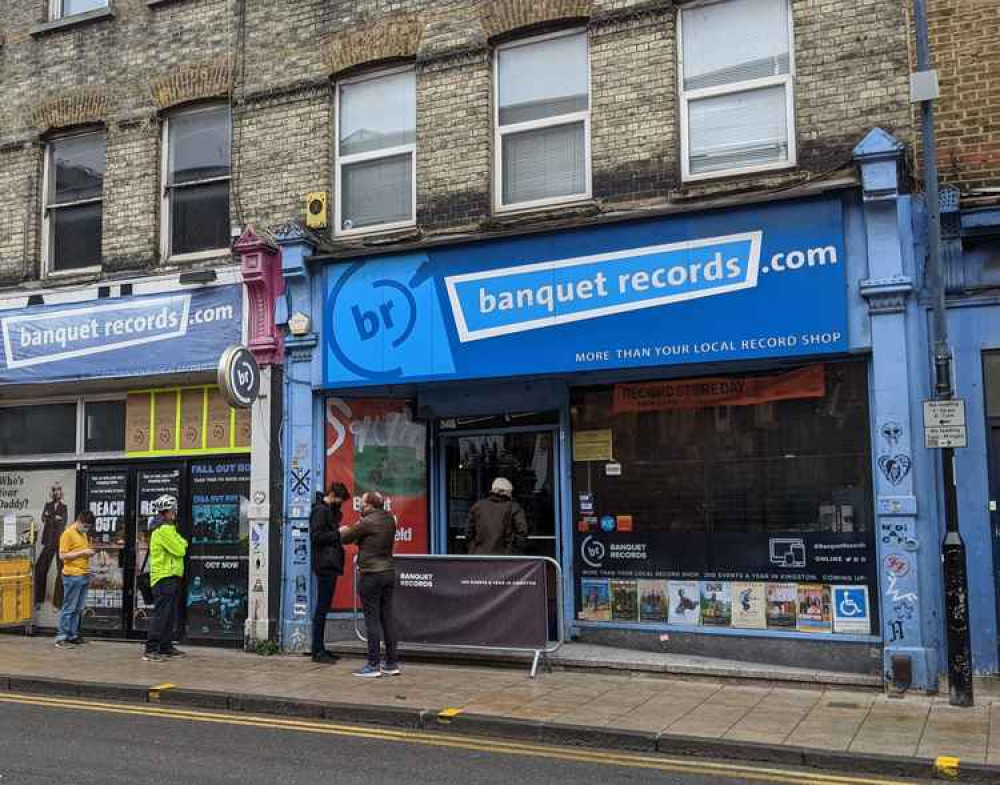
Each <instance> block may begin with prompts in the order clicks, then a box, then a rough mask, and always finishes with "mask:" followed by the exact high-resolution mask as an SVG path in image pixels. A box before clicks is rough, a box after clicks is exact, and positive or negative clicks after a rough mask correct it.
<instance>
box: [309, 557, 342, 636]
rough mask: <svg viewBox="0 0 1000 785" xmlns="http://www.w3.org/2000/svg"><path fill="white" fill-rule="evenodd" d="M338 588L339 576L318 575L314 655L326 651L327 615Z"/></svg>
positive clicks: (314, 623)
mask: <svg viewBox="0 0 1000 785" xmlns="http://www.w3.org/2000/svg"><path fill="white" fill-rule="evenodd" d="M336 587H337V576H336V575H333V574H330V575H320V574H318V573H317V575H316V607H315V608H313V634H312V653H313V654H320V653H322V652H323V651H325V650H326V645H325V643H324V641H323V638H324V636H325V635H326V614H327V613H329V612H330V603H331V602H333V592H334V590H335V589H336Z"/></svg>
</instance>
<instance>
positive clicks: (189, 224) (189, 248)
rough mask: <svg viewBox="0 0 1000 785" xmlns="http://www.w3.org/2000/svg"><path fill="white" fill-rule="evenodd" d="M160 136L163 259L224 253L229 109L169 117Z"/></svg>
mask: <svg viewBox="0 0 1000 785" xmlns="http://www.w3.org/2000/svg"><path fill="white" fill-rule="evenodd" d="M163 133H164V140H165V144H164V148H165V151H166V152H165V155H164V177H163V180H164V190H163V194H164V196H163V199H164V204H163V211H162V215H163V222H164V227H163V237H164V249H163V250H164V255H165V256H167V257H177V256H185V255H189V254H200V253H204V254H215V253H219V252H221V251H226V250H228V248H229V243H230V225H229V182H230V179H231V168H230V137H231V120H230V113H229V107H228V106H210V107H198V108H196V109H191V110H188V111H184V112H178V113H176V114H172V115H171V116H170V117H168V118H167V119H166V122H165V123H164V131H163Z"/></svg>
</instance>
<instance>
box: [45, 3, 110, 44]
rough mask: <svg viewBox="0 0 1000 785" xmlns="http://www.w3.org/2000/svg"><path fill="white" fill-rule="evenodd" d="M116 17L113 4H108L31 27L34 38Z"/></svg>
mask: <svg viewBox="0 0 1000 785" xmlns="http://www.w3.org/2000/svg"><path fill="white" fill-rule="evenodd" d="M114 18H115V9H114V8H112V7H111V6H108V7H107V8H95V9H94V10H93V11H85V12H84V13H82V14H73V15H72V16H65V17H63V18H61V19H52V20H51V21H48V22H42V23H41V24H38V25H35V26H34V27H32V28H31V35H32V36H33V37H34V38H40V37H41V36H44V35H48V34H49V33H55V32H58V31H60V30H69V29H71V28H74V27H82V26H83V25H90V24H96V23H97V22H103V21H104V20H105V19H114Z"/></svg>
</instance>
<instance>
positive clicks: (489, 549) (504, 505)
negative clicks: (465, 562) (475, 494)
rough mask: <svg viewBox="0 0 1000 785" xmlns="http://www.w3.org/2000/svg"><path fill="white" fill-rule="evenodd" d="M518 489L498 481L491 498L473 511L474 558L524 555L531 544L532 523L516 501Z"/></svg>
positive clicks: (470, 544)
mask: <svg viewBox="0 0 1000 785" xmlns="http://www.w3.org/2000/svg"><path fill="white" fill-rule="evenodd" d="M513 495H514V486H513V485H511V484H510V480H508V479H507V478H505V477H497V478H496V479H495V480H494V481H493V487H492V488H490V495H489V496H487V497H486V498H485V499H480V500H479V501H478V502H476V503H475V504H474V505H472V509H471V510H469V531H468V541H467V542H468V546H467V547H468V551H469V553H471V554H480V555H490V556H506V555H510V554H518V553H524V548H525V546H526V545H527V543H528V519H527V518H526V517H525V515H524V510H523V509H522V508H521V505H520V504H518V503H517V502H516V501H514V500H513V498H512V497H513Z"/></svg>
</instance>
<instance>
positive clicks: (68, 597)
mask: <svg viewBox="0 0 1000 785" xmlns="http://www.w3.org/2000/svg"><path fill="white" fill-rule="evenodd" d="M93 525H94V513H92V512H91V511H90V510H84V511H83V512H81V513H80V514H79V515H77V516H76V520H75V521H73V523H71V524H70V525H69V526H68V527H66V531H64V532H63V533H62V535H61V536H60V537H59V558H60V559H61V560H62V564H63V567H62V575H63V587H64V596H63V603H62V610H61V611H60V612H59V632H58V634H57V635H56V647H57V648H60V649H71V648H73V646H74V645H75V644H80V643H83V638H81V637H80V619H81V618H82V617H83V609H84V607H85V606H86V604H87V586H88V584H89V583H90V557H91V556H93V555H94V549H93V548H91V547H90V539H89V538H88V537H87V532H88V531H90V528H91V527H92V526H93Z"/></svg>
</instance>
